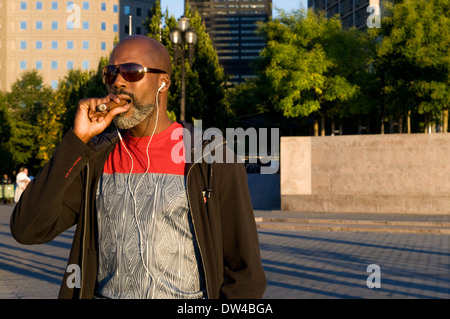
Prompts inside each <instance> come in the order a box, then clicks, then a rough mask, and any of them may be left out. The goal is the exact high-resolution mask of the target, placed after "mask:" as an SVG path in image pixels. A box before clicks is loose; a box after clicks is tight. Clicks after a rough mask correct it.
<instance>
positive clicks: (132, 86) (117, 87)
mask: <svg viewBox="0 0 450 319" xmlns="http://www.w3.org/2000/svg"><path fill="white" fill-rule="evenodd" d="M143 55H144V54H143V53H142V50H139V46H138V45H133V44H125V45H121V46H120V45H119V46H117V47H116V48H115V49H114V51H113V53H112V55H111V58H110V60H109V64H110V65H116V66H117V65H120V64H124V63H137V64H140V65H142V66H143V67H154V66H152V65H150V62H149V61H146V59H145V58H144V57H143ZM157 85H158V76H157V74H151V73H146V74H145V75H144V77H143V78H142V80H140V81H137V82H128V81H126V80H125V79H124V78H123V77H122V76H121V75H120V74H118V75H117V77H116V79H115V81H114V82H113V83H112V84H110V85H107V86H106V87H107V89H108V92H109V93H113V94H115V95H116V96H118V97H119V98H120V99H123V100H127V101H129V103H130V104H131V107H130V109H129V110H128V111H127V112H125V113H122V114H119V115H117V116H116V117H115V118H114V123H115V124H116V126H117V127H118V128H119V129H131V128H133V127H135V126H136V125H138V124H139V123H141V122H142V121H143V120H145V119H146V118H148V117H149V116H151V114H152V113H153V110H154V109H155V107H156V104H155V102H156V90H157V88H156V87H157Z"/></svg>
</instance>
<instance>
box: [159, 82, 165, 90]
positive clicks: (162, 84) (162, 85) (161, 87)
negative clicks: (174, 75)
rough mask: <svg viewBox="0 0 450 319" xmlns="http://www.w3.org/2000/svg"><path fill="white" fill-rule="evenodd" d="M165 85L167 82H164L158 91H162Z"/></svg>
mask: <svg viewBox="0 0 450 319" xmlns="http://www.w3.org/2000/svg"><path fill="white" fill-rule="evenodd" d="M165 86H166V82H163V83H162V84H161V87H160V88H159V90H158V92H159V91H161V90H162V89H163V87H165Z"/></svg>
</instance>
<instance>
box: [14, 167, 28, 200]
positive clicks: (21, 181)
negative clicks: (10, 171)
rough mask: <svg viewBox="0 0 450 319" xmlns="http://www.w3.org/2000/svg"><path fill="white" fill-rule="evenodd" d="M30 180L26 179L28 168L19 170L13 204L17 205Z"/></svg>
mask: <svg viewBox="0 0 450 319" xmlns="http://www.w3.org/2000/svg"><path fill="white" fill-rule="evenodd" d="M30 181H31V179H30V178H29V177H28V168H26V167H21V168H19V173H18V174H17V176H16V190H15V195H14V202H15V203H17V202H18V201H19V199H20V197H21V196H22V193H23V191H24V190H25V188H26V187H27V186H28V184H29V183H30Z"/></svg>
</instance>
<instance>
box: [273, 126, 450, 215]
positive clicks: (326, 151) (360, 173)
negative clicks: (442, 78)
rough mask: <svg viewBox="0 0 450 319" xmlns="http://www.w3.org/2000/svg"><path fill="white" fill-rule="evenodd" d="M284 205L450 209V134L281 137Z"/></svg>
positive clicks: (310, 209) (386, 210)
mask: <svg viewBox="0 0 450 319" xmlns="http://www.w3.org/2000/svg"><path fill="white" fill-rule="evenodd" d="M280 189H281V191H280V193H281V209H282V210H288V211H299V212H358V213H360V212H363V213H412V214H418V213H421V214H450V134H412V135H404V134H403V135H358V136H327V137H283V138H281V167H280Z"/></svg>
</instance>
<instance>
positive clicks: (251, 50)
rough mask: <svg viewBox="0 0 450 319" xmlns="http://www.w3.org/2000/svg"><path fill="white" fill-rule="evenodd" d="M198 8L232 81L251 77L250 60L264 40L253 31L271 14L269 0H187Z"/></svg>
mask: <svg viewBox="0 0 450 319" xmlns="http://www.w3.org/2000/svg"><path fill="white" fill-rule="evenodd" d="M186 2H187V3H189V5H190V7H191V8H192V9H195V10H197V11H198V12H199V13H200V15H201V17H202V19H203V22H204V23H205V26H206V30H207V32H208V34H209V35H210V37H211V40H212V42H213V44H214V46H215V48H216V50H217V53H218V56H219V61H220V62H221V64H222V66H223V68H224V71H225V73H226V74H228V75H230V76H231V79H230V82H231V84H237V83H241V82H244V81H245V79H248V78H252V77H254V72H253V70H252V68H251V65H250V62H251V61H253V60H254V59H255V58H257V57H258V56H259V53H260V52H261V50H262V49H263V48H264V46H265V43H264V41H263V40H262V38H261V37H259V36H258V35H257V34H256V29H257V25H256V23H257V22H258V21H264V22H265V21H268V20H269V19H270V17H271V16H272V0H186Z"/></svg>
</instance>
